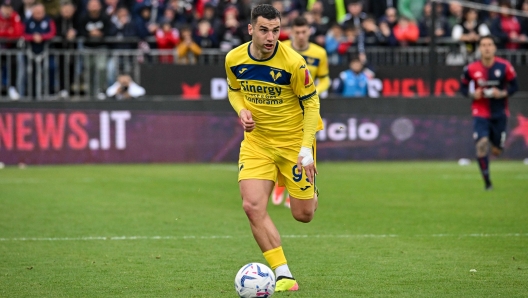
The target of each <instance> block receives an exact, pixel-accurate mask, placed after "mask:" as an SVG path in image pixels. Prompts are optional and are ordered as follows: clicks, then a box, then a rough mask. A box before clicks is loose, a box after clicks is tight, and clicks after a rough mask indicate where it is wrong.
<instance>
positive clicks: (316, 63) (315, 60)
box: [302, 55, 321, 67]
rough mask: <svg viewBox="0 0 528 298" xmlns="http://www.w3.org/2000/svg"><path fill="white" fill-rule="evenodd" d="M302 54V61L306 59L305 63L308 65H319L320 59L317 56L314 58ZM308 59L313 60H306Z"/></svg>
mask: <svg viewBox="0 0 528 298" xmlns="http://www.w3.org/2000/svg"><path fill="white" fill-rule="evenodd" d="M302 56H303V58H304V61H306V63H307V64H308V65H312V66H317V67H318V66H319V61H320V60H321V59H319V58H314V57H310V56H304V55H302ZM308 60H310V61H311V60H313V63H310V62H308Z"/></svg>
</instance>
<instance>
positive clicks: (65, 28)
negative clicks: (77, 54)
mask: <svg viewBox="0 0 528 298" xmlns="http://www.w3.org/2000/svg"><path fill="white" fill-rule="evenodd" d="M76 9H77V8H76V7H75V5H74V4H73V3H72V2H71V1H69V0H65V1H64V2H62V4H61V8H60V13H59V17H57V19H56V21H55V23H56V28H57V36H59V37H61V38H62V43H61V44H58V45H57V47H58V48H60V49H74V48H75V43H74V41H75V38H76V37H77V34H78V32H79V26H78V23H77V21H76V20H75V18H74V16H75V11H76Z"/></svg>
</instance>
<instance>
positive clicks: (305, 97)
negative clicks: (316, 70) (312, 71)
mask: <svg viewBox="0 0 528 298" xmlns="http://www.w3.org/2000/svg"><path fill="white" fill-rule="evenodd" d="M316 93H317V91H314V92H312V93H310V94H308V95H305V96H301V97H299V100H307V99H309V98H310V97H312V96H314V95H315V94H316Z"/></svg>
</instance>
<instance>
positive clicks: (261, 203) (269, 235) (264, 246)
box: [240, 179, 299, 292]
mask: <svg viewBox="0 0 528 298" xmlns="http://www.w3.org/2000/svg"><path fill="white" fill-rule="evenodd" d="M274 184H275V183H274V182H273V181H271V180H256V179H248V180H241V181H240V193H241V194H242V205H243V208H244V211H245V212H246V215H247V217H248V219H249V223H250V226H251V232H252V233H253V237H254V238H255V240H256V241H257V243H258V245H259V247H260V249H261V251H262V254H263V255H264V258H265V259H266V261H267V262H268V264H269V265H270V267H271V269H273V270H275V276H277V278H279V277H282V278H281V279H284V280H288V281H290V283H291V281H293V282H294V284H293V285H291V286H289V287H287V288H285V287H282V288H284V291H286V290H297V289H298V288H299V287H298V286H297V283H296V282H295V279H293V276H292V274H291V272H290V269H289V267H288V262H287V261H286V256H285V255H284V251H283V249H282V246H281V240H280V235H279V231H278V230H277V228H276V227H275V224H274V223H273V221H272V220H271V218H270V216H269V214H268V212H267V210H266V207H267V204H268V198H269V195H270V192H271V191H272V189H273V186H274ZM277 281H278V279H277ZM283 283H284V281H283V282H281V284H283ZM275 290H276V291H277V292H280V291H281V287H280V286H279V287H277V286H276V289H275Z"/></svg>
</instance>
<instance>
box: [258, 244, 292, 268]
mask: <svg viewBox="0 0 528 298" xmlns="http://www.w3.org/2000/svg"><path fill="white" fill-rule="evenodd" d="M263 255H264V258H265V259H266V261H267V262H268V264H269V265H270V267H271V269H273V270H275V268H277V267H279V266H281V265H284V264H286V263H288V262H286V257H285V256H284V251H282V246H279V247H276V248H274V249H271V250H268V251H265V252H264V253H263Z"/></svg>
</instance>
